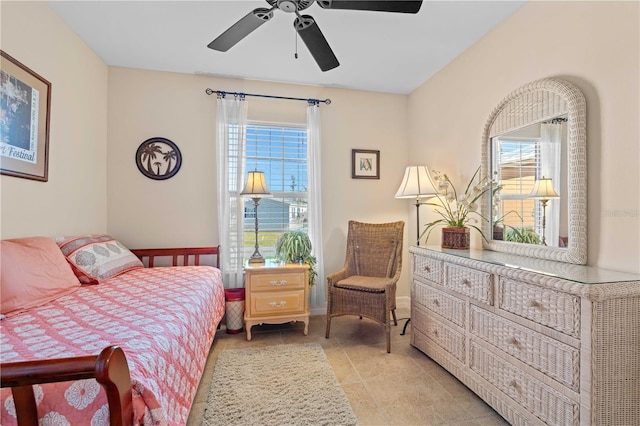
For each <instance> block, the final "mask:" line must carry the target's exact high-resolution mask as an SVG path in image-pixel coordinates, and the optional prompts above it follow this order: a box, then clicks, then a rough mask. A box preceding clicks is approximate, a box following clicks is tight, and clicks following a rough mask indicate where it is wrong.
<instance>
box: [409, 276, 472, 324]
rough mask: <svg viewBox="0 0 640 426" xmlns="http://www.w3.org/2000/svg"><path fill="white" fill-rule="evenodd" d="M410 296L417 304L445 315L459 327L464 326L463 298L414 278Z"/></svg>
mask: <svg viewBox="0 0 640 426" xmlns="http://www.w3.org/2000/svg"><path fill="white" fill-rule="evenodd" d="M411 298H412V300H415V303H416V304H417V305H420V306H423V307H425V308H428V309H430V310H432V311H433V312H435V313H437V314H439V315H441V316H443V317H445V318H446V319H448V320H449V321H451V322H452V323H454V324H456V325H459V326H460V327H464V323H465V321H464V320H465V302H464V300H462V299H458V298H457V297H454V296H451V295H449V294H447V293H444V292H442V291H439V290H436V289H435V288H433V287H431V286H429V285H427V284H424V283H422V282H420V281H416V280H414V281H413V295H412V296H411Z"/></svg>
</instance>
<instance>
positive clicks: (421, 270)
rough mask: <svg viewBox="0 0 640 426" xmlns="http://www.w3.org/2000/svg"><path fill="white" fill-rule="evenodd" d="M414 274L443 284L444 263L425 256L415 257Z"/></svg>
mask: <svg viewBox="0 0 640 426" xmlns="http://www.w3.org/2000/svg"><path fill="white" fill-rule="evenodd" d="M413 273H414V275H417V276H419V277H421V278H425V279H427V280H429V281H431V282H434V283H437V284H442V261H441V260H436V259H431V258H428V257H423V256H413Z"/></svg>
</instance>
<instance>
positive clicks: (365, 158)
mask: <svg viewBox="0 0 640 426" xmlns="http://www.w3.org/2000/svg"><path fill="white" fill-rule="evenodd" d="M351 178H353V179H380V151H374V150H370V149H352V150H351Z"/></svg>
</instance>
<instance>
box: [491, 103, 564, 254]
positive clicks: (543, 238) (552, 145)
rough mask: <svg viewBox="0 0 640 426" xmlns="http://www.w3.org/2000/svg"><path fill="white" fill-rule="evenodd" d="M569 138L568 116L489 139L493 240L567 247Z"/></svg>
mask: <svg viewBox="0 0 640 426" xmlns="http://www.w3.org/2000/svg"><path fill="white" fill-rule="evenodd" d="M567 134H568V133H567V116H566V114H565V115H561V116H557V117H554V118H552V119H549V120H545V121H542V122H539V123H534V124H531V125H528V126H525V127H522V128H519V129H516V130H512V131H509V132H506V133H504V134H500V135H498V136H494V137H492V138H491V140H490V152H491V154H490V155H491V173H492V175H493V176H494V180H496V181H497V182H498V185H499V187H500V190H499V191H497V192H496V193H495V195H494V197H493V198H492V201H491V202H492V206H491V207H492V208H491V211H492V214H491V216H492V225H493V240H501V241H509V242H518V243H524V244H534V245H543V246H549V247H558V248H566V247H567V245H568V239H569V210H568V208H569V205H568V204H569V203H568V193H569V191H568V177H567V169H568V162H567V146H568V142H567Z"/></svg>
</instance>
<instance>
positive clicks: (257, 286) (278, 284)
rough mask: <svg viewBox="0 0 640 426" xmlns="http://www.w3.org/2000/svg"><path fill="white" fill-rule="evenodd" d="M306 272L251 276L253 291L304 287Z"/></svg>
mask: <svg viewBox="0 0 640 426" xmlns="http://www.w3.org/2000/svg"><path fill="white" fill-rule="evenodd" d="M304 284H305V274H304V273H300V272H289V273H286V274H285V273H277V274H256V275H253V276H252V277H251V291H270V290H274V291H282V290H291V289H298V288H304Z"/></svg>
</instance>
